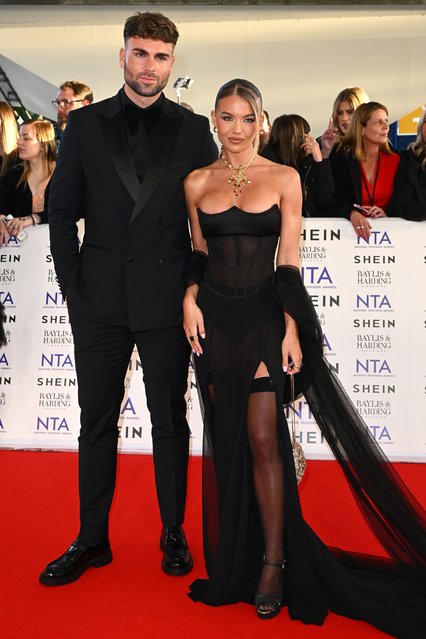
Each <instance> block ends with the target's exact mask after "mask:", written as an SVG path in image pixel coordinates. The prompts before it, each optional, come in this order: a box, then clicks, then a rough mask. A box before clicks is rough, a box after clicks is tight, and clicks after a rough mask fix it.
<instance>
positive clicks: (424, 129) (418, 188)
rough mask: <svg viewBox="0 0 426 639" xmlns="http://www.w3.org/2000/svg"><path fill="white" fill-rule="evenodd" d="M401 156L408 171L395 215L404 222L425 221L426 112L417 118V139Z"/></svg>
mask: <svg viewBox="0 0 426 639" xmlns="http://www.w3.org/2000/svg"><path fill="white" fill-rule="evenodd" d="M401 155H402V156H403V157H405V158H406V159H407V160H408V163H409V169H408V172H407V179H406V180H405V182H404V184H403V186H402V189H401V194H400V196H399V198H398V203H397V207H396V208H397V213H398V215H399V216H401V217H402V218H404V219H405V220H411V221H413V222H422V221H424V220H426V110H425V111H423V113H422V115H421V116H420V118H419V123H418V126H417V138H416V140H415V141H414V142H413V143H412V144H410V145H409V147H408V149H407V150H406V151H402V153H401Z"/></svg>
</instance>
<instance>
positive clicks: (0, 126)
mask: <svg viewBox="0 0 426 639" xmlns="http://www.w3.org/2000/svg"><path fill="white" fill-rule="evenodd" d="M18 161H19V157H18V125H17V124H16V118H15V114H14V113H13V109H12V108H11V107H10V106H9V105H8V104H7V102H0V184H1V181H2V179H3V177H4V176H5V175H6V173H7V172H8V171H9V170H10V169H11V168H12V167H13V166H15V164H16V163H17V162H18Z"/></svg>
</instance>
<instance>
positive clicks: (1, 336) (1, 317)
mask: <svg viewBox="0 0 426 639" xmlns="http://www.w3.org/2000/svg"><path fill="white" fill-rule="evenodd" d="M5 322H6V313H5V309H4V306H3V304H2V303H1V302H0V347H1V346H6V344H7V339H6V333H5V331H4V324H5Z"/></svg>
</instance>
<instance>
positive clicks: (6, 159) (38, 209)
mask: <svg viewBox="0 0 426 639" xmlns="http://www.w3.org/2000/svg"><path fill="white" fill-rule="evenodd" d="M92 102H93V93H92V91H91V89H90V88H89V87H88V86H87V85H85V84H83V83H82V82H79V81H74V80H70V81H67V82H64V83H63V84H61V86H60V87H59V89H58V93H57V96H56V98H55V100H52V104H53V106H54V107H55V109H56V111H57V114H58V115H57V122H56V123H53V122H51V121H49V120H45V119H41V118H40V119H39V118H35V119H32V120H26V121H24V122H22V124H21V125H20V126H19V129H18V124H17V118H16V114H15V112H14V110H13V109H12V107H11V106H10V105H9V104H8V103H6V102H0V247H1V246H2V245H3V244H6V243H7V242H8V241H9V237H10V236H16V237H17V238H18V239H20V240H22V239H24V238H25V237H26V232H25V230H24V229H25V227H27V226H34V225H36V224H44V223H46V222H47V221H48V217H47V203H48V197H49V184H50V178H51V177H52V174H53V171H54V169H55V165H56V155H57V148H58V143H59V140H60V137H61V135H62V133H63V132H64V130H65V127H66V124H67V117H68V114H69V113H70V111H72V110H74V109H78V108H80V107H82V106H86V105H88V104H91V103H92ZM1 222H3V223H1Z"/></svg>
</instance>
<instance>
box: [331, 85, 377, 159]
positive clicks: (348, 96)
mask: <svg viewBox="0 0 426 639" xmlns="http://www.w3.org/2000/svg"><path fill="white" fill-rule="evenodd" d="M369 101H370V98H369V97H368V95H367V94H366V92H365V91H364V89H362V88H361V87H349V88H347V89H343V90H342V91H340V93H338V94H337V96H336V99H335V100H334V103H333V110H332V113H331V116H330V119H329V122H328V127H327V129H326V130H325V131H324V133H323V134H322V136H321V138H320V144H321V152H322V157H323V158H328V157H329V156H330V153H331V152H332V151H333V152H334V151H336V149H337V147H338V146H339V144H340V142H341V141H342V139H343V137H344V136H345V135H346V133H347V132H348V131H349V126H350V124H351V119H352V116H353V114H354V112H355V110H356V109H357V108H358V107H359V105H360V104H365V103H366V102H369Z"/></svg>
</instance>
